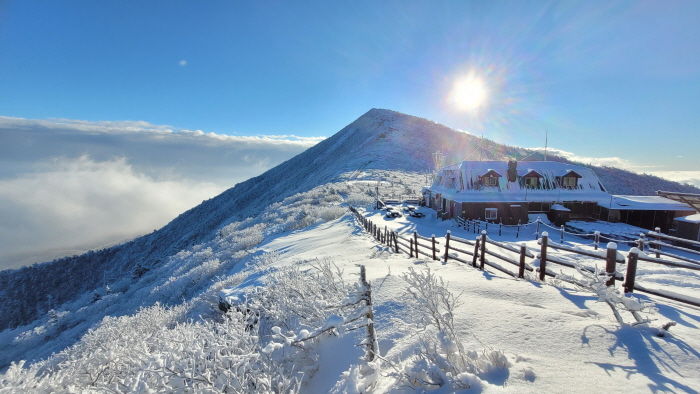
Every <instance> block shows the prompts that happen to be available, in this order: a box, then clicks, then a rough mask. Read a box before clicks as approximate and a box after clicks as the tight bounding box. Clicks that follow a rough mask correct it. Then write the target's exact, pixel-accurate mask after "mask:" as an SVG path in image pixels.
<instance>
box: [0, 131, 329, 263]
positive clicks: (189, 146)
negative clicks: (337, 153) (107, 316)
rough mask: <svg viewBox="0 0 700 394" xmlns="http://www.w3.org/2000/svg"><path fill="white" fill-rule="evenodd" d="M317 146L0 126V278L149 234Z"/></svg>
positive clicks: (298, 141)
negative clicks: (2, 274)
mask: <svg viewBox="0 0 700 394" xmlns="http://www.w3.org/2000/svg"><path fill="white" fill-rule="evenodd" d="M322 139H323V137H298V136H294V135H259V136H230V135H223V134H217V133H211V132H204V131H201V130H177V129H175V128H173V127H171V126H164V125H153V124H150V123H148V122H141V121H122V122H90V121H81V120H69V119H53V120H33V119H22V118H11V117H0V217H2V220H1V221H0V269H3V268H8V267H16V266H19V265H24V264H28V263H32V262H35V261H44V260H48V259H51V258H54V257H58V256H62V255H70V254H74V253H78V252H80V251H83V250H85V249H88V248H94V247H99V246H104V245H105V244H111V243H115V242H118V241H122V240H124V239H127V238H131V237H133V236H136V235H139V234H143V233H147V232H150V231H152V230H153V229H155V228H158V227H160V226H162V225H164V224H165V223H167V222H168V221H169V220H171V219H173V218H174V217H175V216H177V215H178V214H180V213H182V212H183V211H185V210H186V209H189V208H191V207H193V206H195V205H197V204H198V203H200V202H201V201H202V200H204V199H207V198H211V197H213V196H215V195H216V194H218V193H220V192H221V191H223V190H225V189H226V188H229V187H231V186H233V185H234V184H236V183H237V182H241V181H243V180H245V179H248V178H250V177H252V176H255V175H259V174H260V173H262V172H264V171H265V170H267V169H269V168H271V167H273V166H275V165H277V164H279V163H281V162H283V161H285V160H287V159H289V158H291V157H293V156H295V155H296V154H298V153H300V152H301V151H303V150H305V149H306V148H308V147H310V146H312V145H314V144H315V143H317V142H319V141H320V140H322Z"/></svg>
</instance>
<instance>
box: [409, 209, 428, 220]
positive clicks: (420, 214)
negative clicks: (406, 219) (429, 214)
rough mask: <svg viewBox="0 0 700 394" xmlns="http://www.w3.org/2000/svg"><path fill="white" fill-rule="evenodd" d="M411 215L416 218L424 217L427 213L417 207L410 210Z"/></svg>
mask: <svg viewBox="0 0 700 394" xmlns="http://www.w3.org/2000/svg"><path fill="white" fill-rule="evenodd" d="M409 212H410V213H409V215H411V216H412V217H414V218H422V217H425V214H423V212H420V211H418V210H417V209H414V210H412V211H409Z"/></svg>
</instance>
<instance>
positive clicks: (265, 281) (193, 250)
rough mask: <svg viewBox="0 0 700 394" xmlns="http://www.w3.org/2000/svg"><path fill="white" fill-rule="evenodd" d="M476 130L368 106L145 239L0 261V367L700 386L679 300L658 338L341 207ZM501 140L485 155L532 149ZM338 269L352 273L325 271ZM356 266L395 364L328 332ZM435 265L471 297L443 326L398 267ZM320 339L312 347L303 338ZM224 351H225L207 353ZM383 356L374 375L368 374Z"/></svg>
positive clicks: (6, 379) (219, 377) (400, 385)
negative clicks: (443, 360) (411, 249)
mask: <svg viewBox="0 0 700 394" xmlns="http://www.w3.org/2000/svg"><path fill="white" fill-rule="evenodd" d="M455 139H456V142H455ZM474 140H475V139H474V137H473V136H470V135H468V134H464V133H459V132H456V131H453V130H450V129H448V128H446V127H444V126H440V125H437V124H434V123H432V122H429V121H426V120H424V119H419V118H414V117H410V116H406V115H402V114H398V113H395V112H392V111H385V110H372V111H370V112H368V113H367V114H365V115H363V116H362V117H360V118H359V119H358V120H357V121H355V122H353V123H352V124H351V125H349V126H347V127H346V128H344V129H343V130H341V131H340V132H339V133H337V134H336V135H334V136H333V137H331V138H329V139H327V140H325V141H323V142H322V143H320V144H319V145H317V146H315V147H313V148H311V149H309V150H308V151H306V152H304V153H302V154H301V155H299V156H297V157H295V158H293V159H291V160H289V161H287V162H285V163H283V164H281V165H280V166H278V167H276V168H274V169H272V170H270V171H268V172H266V173H265V174H263V175H261V176H259V177H256V178H253V179H251V180H249V181H246V182H243V183H241V184H239V185H236V186H235V187H234V188H232V189H230V190H228V191H226V192H224V193H223V194H221V195H220V196H217V197H216V198H214V199H211V200H208V201H205V202H203V203H202V204H201V205H199V206H198V207H195V208H193V209H192V210H190V211H188V212H185V213H183V214H182V215H180V216H179V217H178V218H177V219H175V220H174V221H173V222H171V223H170V224H168V225H167V226H166V227H164V228H163V229H161V230H158V231H156V232H154V233H152V234H149V235H146V236H144V237H141V238H139V239H136V240H134V241H132V242H130V243H126V244H124V245H120V246H117V247H114V248H110V249H106V250H103V251H99V252H91V253H88V254H86V255H83V256H78V257H75V258H70V259H63V260H59V261H56V262H53V263H47V264H43V265H38V266H34V267H29V268H27V269H22V270H16V271H6V272H3V273H1V274H0V308H2V309H0V316H2V320H1V323H2V327H3V328H6V329H5V330H4V331H1V332H0V369H2V368H6V367H8V366H9V365H10V364H11V363H12V362H17V361H19V360H28V361H29V363H31V364H32V366H30V367H28V368H27V365H24V366H21V365H19V364H15V365H14V366H13V367H11V368H10V369H9V370H8V371H7V372H6V374H4V375H0V386H7V387H10V390H15V391H28V390H29V391H33V390H40V389H44V390H47V391H48V390H58V391H62V390H67V389H68V388H69V387H80V388H86V389H94V390H98V391H100V390H115V391H145V390H147V389H148V388H151V389H154V390H159V391H170V390H180V389H184V388H185V387H189V388H198V390H200V391H202V390H205V389H206V388H207V387H209V389H211V390H213V391H217V390H221V387H222V386H220V384H229V383H231V382H233V381H238V380H240V379H238V378H239V377H240V376H239V375H237V374H236V373H237V372H235V371H234V370H232V369H231V367H226V368H224V367H223V366H222V364H221V360H222V358H221V357H223V359H227V358H226V357H232V359H235V360H237V361H236V362H240V363H241V364H237V365H238V367H240V371H247V372H246V373H245V374H244V375H245V376H246V378H245V379H243V383H241V384H244V385H243V386H240V387H239V389H240V390H241V391H265V390H268V389H269V390H270V391H285V390H281V389H279V388H280V387H286V388H289V389H301V390H302V391H304V392H328V391H329V390H330V389H331V388H334V389H335V390H337V391H342V392H347V391H350V392H352V391H354V390H359V391H363V390H365V389H367V387H370V386H371V387H372V389H373V390H375V391H378V392H394V391H396V390H402V389H406V388H407V387H408V386H413V385H414V384H417V385H415V386H413V388H414V389H417V390H420V389H429V388H435V387H434V386H431V385H432V384H435V383H436V382H437V381H438V380H440V381H442V383H441V385H440V387H441V389H442V391H443V392H449V391H451V390H454V389H458V388H460V387H461V388H464V387H466V385H469V386H471V387H472V388H473V389H479V388H481V389H484V390H487V391H491V390H493V391H513V392H523V391H526V392H528V391H538V392H539V391H561V389H562V387H567V390H569V389H570V390H571V391H581V392H583V391H590V390H603V389H606V390H607V391H628V390H635V391H639V390H643V389H652V390H675V391H693V390H696V389H697V388H698V387H699V386H700V382H699V376H698V372H697V371H696V368H695V366H696V365H697V364H698V361H700V356H699V354H698V352H697V350H696V349H698V347H699V346H700V344H699V343H698V342H697V339H696V338H697V335H695V334H696V331H697V324H699V323H700V318H698V316H697V312H696V311H694V310H692V309H690V308H686V307H683V306H680V305H677V304H663V305H659V308H658V311H651V312H650V316H651V318H652V319H656V320H655V321H657V320H658V321H661V320H667V319H672V320H675V321H677V322H678V324H679V326H678V327H674V328H673V329H672V333H673V335H672V336H669V337H666V338H663V339H660V338H657V337H655V336H654V331H653V330H650V329H645V328H644V327H639V328H632V327H622V328H620V327H619V326H617V325H616V323H615V320H614V319H613V318H612V316H611V313H610V311H609V309H606V308H607V306H605V305H604V304H602V303H599V302H597V301H596V300H597V298H596V297H595V295H594V294H592V293H587V292H581V291H579V290H576V289H571V288H567V287H562V286H552V285H551V284H546V285H543V284H541V283H538V282H537V281H517V280H513V279H512V278H507V277H503V276H500V275H494V274H490V273H484V272H481V271H476V270H473V269H471V268H469V267H464V266H461V265H459V264H452V263H450V264H441V263H436V262H426V261H423V260H416V259H410V258H406V257H405V256H398V255H394V254H392V253H391V252H390V251H388V250H386V249H385V248H383V247H381V246H378V245H377V244H376V243H374V242H373V241H372V240H371V239H370V238H369V237H368V236H367V235H366V234H364V232H363V231H362V230H361V229H360V227H358V226H357V225H356V224H355V223H354V221H353V220H352V218H351V217H350V216H349V215H347V214H346V213H347V205H348V204H350V205H353V206H358V207H362V206H367V205H368V204H371V202H372V197H371V193H372V189H373V187H374V185H375V184H376V183H377V182H376V180H381V181H382V182H381V185H382V190H383V192H386V193H388V194H415V193H416V192H417V191H418V190H419V189H420V186H422V185H423V184H424V181H425V178H424V177H423V176H422V174H421V172H422V171H425V169H426V168H427V167H428V166H429V164H430V162H431V154H432V152H433V151H435V150H442V151H448V150H449V149H455V150H459V151H460V152H471V153H470V154H474V152H476V150H475V148H474V147H473V142H474ZM416 141H419V142H420V143H417V142H416ZM493 148H494V150H493V153H492V154H493V157H490V158H492V159H498V158H501V157H506V156H507V155H511V154H513V155H516V154H519V153H523V152H522V150H519V149H518V148H507V147H497V146H495V145H494V146H493ZM392 223H393V224H392V225H395V226H396V228H397V229H398V230H401V231H409V230H411V229H413V228H416V227H415V226H416V225H418V224H417V223H419V224H420V225H421V226H423V227H422V228H421V229H420V231H421V232H422V233H427V234H429V232H435V233H436V234H444V231H445V230H446V229H447V228H449V226H450V225H451V224H450V223H449V222H439V221H437V220H432V219H430V218H425V219H424V220H422V221H420V222H411V221H406V220H395V221H393V222H392ZM412 226H413V227H412ZM465 236H466V235H465ZM530 242H531V243H532V242H534V241H532V240H531V241H530ZM333 264H335V265H336V266H338V267H339V268H340V269H341V270H342V273H334V271H333V270H331V269H327V267H330V266H331V265H333ZM356 264H365V265H366V266H367V269H368V276H369V279H370V282H371V285H372V288H373V289H374V290H373V291H374V292H375V293H374V294H375V296H374V297H375V299H376V304H377V307H376V314H375V320H376V323H377V333H378V337H379V348H380V352H381V354H382V356H384V357H386V358H387V359H388V360H389V361H387V363H388V364H382V365H381V366H377V365H368V364H366V363H364V362H363V361H362V360H361V356H362V352H361V351H360V350H358V348H357V346H356V345H358V344H359V343H360V341H362V339H363V338H362V330H361V329H359V330H351V331H344V330H345V328H343V329H340V328H338V329H337V330H336V329H335V328H333V330H331V331H332V332H336V331H337V334H338V336H337V337H335V336H333V335H330V334H332V332H322V331H323V330H324V327H325V328H328V327H329V325H330V324H338V323H337V322H341V323H342V322H344V321H348V320H351V317H352V316H353V313H356V312H357V311H356V310H353V308H354V307H351V308H346V307H342V305H344V304H347V303H348V300H350V303H351V304H352V305H355V304H354V303H353V302H352V300H353V297H355V296H353V294H354V293H353V292H354V291H355V290H353V289H354V286H355V283H356V282H357V267H356ZM324 267H326V268H324ZM427 267H430V268H431V272H433V273H435V274H436V275H437V277H438V278H443V279H444V280H447V281H449V282H450V284H448V285H447V286H446V287H444V289H447V290H449V291H450V292H452V293H454V294H459V293H460V292H462V293H463V295H462V298H461V305H459V306H456V309H455V310H454V311H453V312H454V313H450V314H440V316H442V318H445V319H450V318H452V317H445V316H453V317H454V328H455V331H454V333H455V336H454V337H452V338H451V339H450V338H447V339H446V338H445V337H444V336H440V335H442V334H440V333H439V332H436V331H435V327H434V326H431V325H430V324H428V323H426V319H425V313H423V312H425V311H421V310H420V305H422V304H424V303H422V302H418V303H416V302H411V299H410V297H409V296H407V293H406V291H407V288H409V287H410V286H408V285H407V282H406V278H407V277H406V276H404V275H405V274H410V273H411V272H412V271H411V269H415V270H416V271H415V272H418V273H421V272H426V271H425V270H424V268H427ZM332 271H333V272H332ZM643 275H645V278H644V280H646V281H647V283H653V282H655V281H656V282H657V283H659V284H661V285H663V286H675V287H677V288H679V289H680V290H678V291H681V292H683V291H686V290H687V291H688V292H689V293H692V292H695V291H696V289H697V288H698V284H697V277H696V276H686V277H681V276H678V275H676V276H670V275H675V274H674V273H673V272H666V271H664V272H644V273H643ZM309 278H311V280H309ZM437 290H440V288H438V289H437ZM447 290H446V291H447ZM220 294H225V295H226V296H227V297H235V298H237V299H239V300H240V299H246V300H247V301H246V302H249V304H248V305H251V306H254V307H256V308H264V310H265V313H263V314H261V315H260V316H261V317H260V322H258V323H259V324H258V323H255V324H253V323H251V321H250V320H247V319H249V318H250V317H251V316H250V315H242V314H235V313H234V314H233V315H230V314H229V315H228V316H229V317H228V318H223V317H222V314H221V312H220V311H219V308H218V301H219V299H218V297H219V295H220ZM339 305H340V306H339ZM340 315H342V316H340ZM339 316H340V317H339ZM256 324H257V325H256ZM426 324H427V325H426ZM251 326H255V329H256V330H258V331H256V332H252V331H251V330H250V329H249V328H250V327H251ZM8 327H13V328H8ZM275 327H282V329H275ZM346 328H347V327H346ZM319 330H320V331H319ZM334 330H335V331H334ZM438 331H439V330H438ZM416 333H426V334H429V336H428V337H425V336H422V334H421V335H416ZM543 333H546V334H544V335H543ZM316 334H318V337H314V338H316V339H309V340H308V342H306V343H308V345H301V346H300V345H299V344H298V343H297V344H292V343H293V342H294V341H295V340H300V341H306V340H307V339H306V338H308V337H311V336H313V335H316ZM284 336H286V337H287V338H293V339H286V340H285V339H283V338H282V337H284ZM438 339H439V340H438ZM436 340H438V342H440V343H442V345H440V346H443V345H444V346H446V348H447V349H453V347H454V346H457V347H459V346H462V347H464V349H465V352H463V353H460V354H461V357H463V358H465V359H466V362H463V364H464V365H462V366H461V367H460V368H458V371H456V372H459V373H458V374H452V375H449V376H448V375H445V372H444V370H443V367H444V368H449V366H450V365H451V362H452V361H454V360H452V361H450V362H448V363H447V364H446V365H443V366H442V367H441V366H440V365H439V364H440V363H439V362H436V361H435V360H433V361H430V362H428V361H426V360H427V359H426V358H425V357H428V358H429V357H435V356H436V354H435V353H434V352H433V353H431V352H430V351H426V350H425V349H424V346H425V345H426V344H429V343H433V344H436V343H438V342H434V341H436ZM426 341H428V342H426ZM431 341H432V342H431ZM455 341H456V342H458V343H459V346H458V345H457V343H456V342H455ZM178 344H182V345H178ZM218 346H222V348H225V349H228V350H227V351H226V352H225V353H226V354H224V353H221V352H218V351H217V352H218V353H216V354H215V355H213V354H212V353H211V352H212V348H218ZM135 349H136V350H138V351H135ZM421 349H423V350H421ZM227 352H232V353H233V354H231V353H227ZM421 352H422V353H421ZM54 353H55V355H53V356H52V354H54ZM457 353H459V352H457ZM457 353H454V354H457ZM339 354H341V355H343V357H338V355H339ZM421 354H422V355H423V356H421ZM183 355H184V356H183ZM426 355H427V356H426ZM421 357H423V358H421ZM449 358H450V357H448V359H449ZM241 360H243V361H241ZM448 361H449V360H448ZM391 365H393V367H392V366H391ZM238 367H236V368H238ZM375 367H377V368H382V373H381V374H377V373H373V372H372V371H375V370H374V369H373V368H375ZM98 371H99V372H98ZM173 371H174V372H173ZM375 372H376V371H375ZM212 374H213V375H212ZM407 376H410V377H411V378H410V379H409V381H410V382H413V383H410V382H409V381H407V380H406V379H407ZM250 379H252V380H250ZM411 379H418V380H411ZM416 382H418V383H416ZM430 382H432V383H430ZM239 383H240V382H239ZM407 384H408V386H406V385H407ZM426 384H427V386H426ZM251 385H252V386H251ZM280 385H281V386H280ZM368 385H369V386H368ZM89 387H91V388H89ZM212 387H217V389H216V390H214V389H213V388H212ZM241 387H243V388H241ZM251 387H254V388H255V390H253V389H252V388H251ZM273 387H278V389H276V390H275V389H273ZM234 391H235V390H234ZM477 391H478V390H477Z"/></svg>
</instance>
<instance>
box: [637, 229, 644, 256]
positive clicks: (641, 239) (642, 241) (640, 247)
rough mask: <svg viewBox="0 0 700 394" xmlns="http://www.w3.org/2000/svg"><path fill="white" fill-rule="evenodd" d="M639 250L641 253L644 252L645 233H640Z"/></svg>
mask: <svg viewBox="0 0 700 394" xmlns="http://www.w3.org/2000/svg"><path fill="white" fill-rule="evenodd" d="M637 248H638V249H639V250H640V251H642V252H643V251H644V233H639V239H638V240H637Z"/></svg>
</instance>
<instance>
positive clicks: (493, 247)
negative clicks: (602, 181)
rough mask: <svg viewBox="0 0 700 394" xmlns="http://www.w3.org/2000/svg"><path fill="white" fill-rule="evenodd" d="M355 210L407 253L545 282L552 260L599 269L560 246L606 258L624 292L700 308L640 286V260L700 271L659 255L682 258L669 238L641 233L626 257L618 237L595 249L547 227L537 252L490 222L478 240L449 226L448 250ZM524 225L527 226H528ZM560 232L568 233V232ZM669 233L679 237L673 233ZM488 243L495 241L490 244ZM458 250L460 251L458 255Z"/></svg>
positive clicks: (383, 239)
mask: <svg viewBox="0 0 700 394" xmlns="http://www.w3.org/2000/svg"><path fill="white" fill-rule="evenodd" d="M350 211H351V212H352V213H353V214H354V216H355V218H356V219H357V221H358V222H359V223H360V224H361V225H362V227H363V228H364V229H365V230H366V231H367V232H368V233H370V234H372V235H373V236H374V238H375V239H377V241H379V242H380V243H383V244H386V245H388V246H389V247H390V248H392V249H393V250H394V252H396V253H399V252H401V253H406V254H408V255H409V256H410V257H416V258H418V257H419V255H423V256H425V257H428V258H431V259H433V260H442V261H444V262H447V261H449V260H450V259H451V260H455V261H458V262H460V263H463V264H467V265H472V266H473V267H476V268H479V269H481V270H483V269H484V267H485V266H488V267H491V268H494V269H496V270H498V271H500V272H503V273H505V274H507V275H510V276H513V277H516V278H524V277H525V271H528V272H532V273H536V274H537V275H538V277H539V279H540V280H541V281H544V280H545V278H546V277H547V276H549V277H556V276H557V275H556V274H555V273H554V272H552V271H551V270H550V269H548V268H547V265H548V264H549V263H552V264H557V265H561V266H565V267H568V268H574V269H582V270H585V271H588V272H590V273H594V272H596V271H595V270H594V269H592V268H590V267H586V266H582V265H577V264H576V263H573V262H569V261H566V260H564V259H562V257H561V256H553V255H552V254H550V253H549V252H550V251H552V250H554V251H556V250H560V251H565V252H568V253H573V254H577V255H581V256H586V257H591V258H596V259H600V260H604V261H605V275H607V277H608V281H607V282H606V283H607V285H608V286H614V285H615V282H616V281H621V282H622V287H623V288H624V291H625V293H633V292H634V291H635V290H636V291H639V292H643V293H648V294H652V295H655V296H658V297H662V298H666V299H670V300H674V301H677V302H681V303H685V304H689V305H693V306H696V307H700V299H697V298H695V297H690V296H685V295H680V294H677V293H673V292H670V291H667V290H658V289H648V288H646V287H644V286H640V285H638V284H636V283H635V281H636V271H637V265H638V262H639V261H644V262H646V263H652V264H659V265H664V266H669V267H674V268H682V269H689V270H694V271H700V260H694V259H691V258H686V257H683V256H679V257H678V258H679V259H680V260H684V261H687V262H690V263H692V264H684V263H680V262H675V261H669V260H665V259H662V258H660V254H664V255H670V256H671V257H673V258H677V257H676V255H672V254H669V253H666V252H663V251H661V250H660V248H661V246H668V245H665V243H663V242H649V241H648V240H645V239H644V237H640V239H638V240H635V241H634V243H635V245H638V246H640V247H641V248H639V249H638V248H637V247H633V248H632V249H631V250H630V251H629V253H628V254H627V258H625V257H624V256H622V255H621V254H620V253H618V251H617V245H616V244H615V243H613V242H610V243H608V245H607V247H606V248H605V252H603V251H601V252H594V251H588V250H584V249H581V248H576V247H570V246H568V245H563V244H560V243H556V242H552V241H551V240H550V239H549V234H548V233H547V232H542V234H541V236H540V237H539V242H538V243H539V251H538V252H539V253H533V252H532V251H531V250H529V249H528V248H527V246H526V245H525V244H521V245H520V247H519V248H518V247H515V246H513V245H512V244H507V243H503V242H498V241H496V240H493V239H491V238H489V237H488V236H487V231H488V230H487V229H486V226H484V229H482V230H481V231H480V233H479V235H478V236H477V237H475V239H474V241H471V240H468V239H465V238H460V237H456V236H453V235H452V234H451V232H450V231H449V230H448V231H447V233H446V234H445V242H444V249H442V250H441V249H439V248H438V245H440V242H439V241H438V240H436V239H435V235H431V236H430V237H428V236H424V235H421V234H418V232H417V231H414V232H413V233H398V232H396V231H393V230H389V229H388V228H387V227H386V226H384V228H383V229H382V228H381V227H379V226H377V225H376V224H375V223H373V222H372V221H371V220H370V219H368V218H366V217H365V216H364V215H362V214H361V213H359V212H358V211H357V210H356V209H355V208H353V207H350ZM461 220H462V221H463V222H462V223H463V224H464V225H467V226H469V224H467V222H468V221H466V220H464V219H461ZM538 223H539V222H538ZM471 226H474V228H479V227H480V225H478V224H476V223H475V224H472V225H471ZM495 226H497V227H494V226H492V229H494V231H499V232H500V231H501V230H500V228H499V227H498V226H499V225H495ZM518 227H521V226H518ZM522 227H526V225H524V226H522ZM518 230H520V228H518ZM562 231H563V229H562ZM562 234H563V232H562ZM593 235H594V236H595V247H596V249H597V248H598V242H599V239H600V238H604V237H602V236H600V233H599V232H595V233H593ZM648 235H649V236H651V237H656V238H657V239H658V238H661V236H660V235H661V234H660V233H658V232H649V233H648ZM599 236H600V237H599ZM561 237H562V238H563V235H562V236H561ZM668 238H675V237H670V236H668ZM678 239H680V238H678ZM419 241H420V242H419ZM487 245H490V248H489V247H488V246H487ZM645 245H649V246H650V247H651V246H654V248H652V249H650V251H651V252H655V253H656V257H651V256H649V255H647V254H646V253H644V251H643V248H644V246H645ZM469 247H472V248H473V250H469ZM640 249H642V250H640ZM500 250H505V251H508V252H511V253H516V254H517V255H518V257H517V258H515V257H509V256H506V255H504V254H502V252H500ZM535 250H537V249H535ZM689 250H690V249H689ZM457 253H459V255H458V254H457ZM699 253H700V252H699ZM462 255H466V256H470V257H471V261H469V260H470V259H468V258H463V257H462ZM487 255H488V256H490V257H492V258H493V259H487V258H486V256H487ZM528 258H529V259H531V261H530V262H529V263H528V261H527V259H528ZM494 259H495V260H494ZM535 260H538V261H539V266H538V267H533V266H532V265H531V263H532V262H533V261H535ZM500 263H507V264H508V265H511V266H516V267H517V268H518V269H517V272H513V271H511V270H509V269H507V268H506V266H503V265H501V264H500ZM618 265H625V266H626V271H625V274H624V275H623V274H622V273H620V272H618V271H617V267H618ZM558 279H560V280H564V281H566V279H565V278H561V277H559V278H558Z"/></svg>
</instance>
